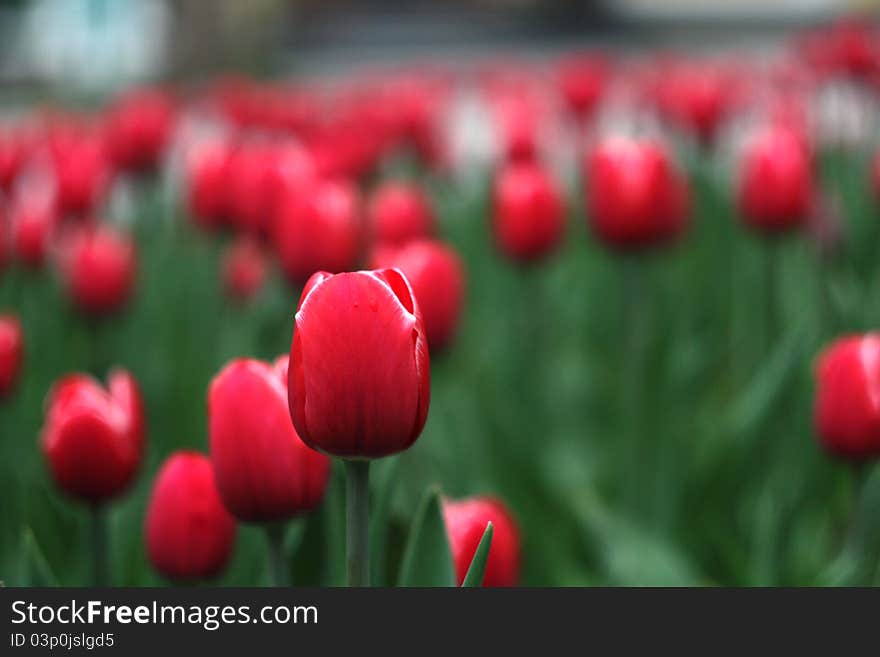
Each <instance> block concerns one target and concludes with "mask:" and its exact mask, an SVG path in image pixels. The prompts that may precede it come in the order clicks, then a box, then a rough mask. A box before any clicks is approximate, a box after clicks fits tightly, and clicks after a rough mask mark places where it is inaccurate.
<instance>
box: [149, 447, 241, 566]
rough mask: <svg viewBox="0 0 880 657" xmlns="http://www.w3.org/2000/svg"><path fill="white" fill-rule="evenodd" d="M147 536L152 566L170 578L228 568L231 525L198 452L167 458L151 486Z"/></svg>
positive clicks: (232, 534)
mask: <svg viewBox="0 0 880 657" xmlns="http://www.w3.org/2000/svg"><path fill="white" fill-rule="evenodd" d="M145 534H146V540H147V554H148V555H149V558H150V561H151V562H152V563H153V565H154V566H155V567H156V570H158V571H159V572H160V573H162V574H163V575H165V576H166V577H168V578H169V579H172V580H175V581H193V580H203V579H210V578H212V577H214V576H216V575H218V574H219V573H220V572H221V571H222V570H223V569H224V568H225V567H226V564H227V562H228V561H229V557H230V555H231V553H232V548H233V546H234V545H235V520H234V519H233V518H232V516H231V515H229V512H228V511H227V510H226V507H224V506H223V503H222V502H221V500H220V495H219V494H218V493H217V484H216V482H215V480H214V468H213V466H212V465H211V461H210V459H208V457H206V456H204V455H202V454H199V453H197V452H175V453H174V454H172V455H171V456H170V457H168V459H167V460H166V461H165V463H164V464H163V465H162V467H161V468H160V469H159V473H158V474H157V475H156V481H155V482H154V484H153V492H152V494H151V495H150V501H149V505H148V506H147V518H146V523H145Z"/></svg>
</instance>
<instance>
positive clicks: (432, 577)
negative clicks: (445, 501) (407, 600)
mask: <svg viewBox="0 0 880 657" xmlns="http://www.w3.org/2000/svg"><path fill="white" fill-rule="evenodd" d="M398 585H399V586H455V569H454V568H453V565H452V552H451V550H450V549H449V539H448V537H447V535H446V524H445V523H444V522H443V512H442V510H441V507H440V490H439V488H438V487H437V486H432V487H430V488H429V489H428V491H427V492H426V493H425V495H424V497H423V498H422V501H421V503H420V504H419V509H418V511H417V512H416V517H415V519H414V520H413V524H412V528H411V529H410V532H409V540H408V542H407V544H406V550H405V551H404V553H403V562H402V564H401V568H400V577H399V578H398Z"/></svg>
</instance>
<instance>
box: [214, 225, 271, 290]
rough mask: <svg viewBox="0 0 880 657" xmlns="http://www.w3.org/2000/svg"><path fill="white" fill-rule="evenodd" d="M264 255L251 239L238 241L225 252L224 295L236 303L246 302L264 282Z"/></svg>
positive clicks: (265, 264) (256, 243)
mask: <svg viewBox="0 0 880 657" xmlns="http://www.w3.org/2000/svg"><path fill="white" fill-rule="evenodd" d="M266 269H267V263H266V255H265V254H264V253H263V249H262V247H260V245H259V243H258V242H256V241H255V240H253V239H247V238H245V239H240V240H238V241H236V242H235V243H234V244H233V245H232V246H231V247H230V249H229V250H228V251H227V252H226V257H225V258H224V260H223V278H224V283H225V286H226V293H227V294H228V295H229V296H230V297H231V298H233V299H235V300H237V301H247V300H248V299H250V298H251V297H253V296H254V295H255V294H256V293H257V292H259V291H260V288H262V287H263V284H264V283H265V282H266Z"/></svg>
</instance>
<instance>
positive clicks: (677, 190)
mask: <svg viewBox="0 0 880 657" xmlns="http://www.w3.org/2000/svg"><path fill="white" fill-rule="evenodd" d="M585 169H586V170H585V174H586V176H585V178H586V179H585V181H584V185H585V187H586V189H587V199H586V202H587V209H588V214H589V220H590V223H591V225H592V229H593V233H594V234H595V235H596V237H597V238H598V239H600V240H601V241H603V242H605V243H606V244H607V245H609V246H612V247H615V248H620V249H632V248H642V247H646V246H652V245H656V244H660V243H663V242H667V241H669V240H672V239H675V238H676V237H678V236H679V235H680V234H681V233H682V232H684V230H685V229H686V228H687V224H688V206H689V200H688V188H687V185H686V182H685V180H684V178H683V177H682V176H681V175H679V173H678V172H677V171H676V170H675V167H674V165H673V163H672V161H671V159H670V157H669V155H668V153H667V151H666V149H665V148H664V147H663V146H662V145H661V144H659V143H657V142H654V141H651V140H647V139H634V138H625V137H612V138H605V139H603V140H601V141H600V142H599V143H598V144H597V145H596V147H595V148H594V149H593V150H592V151H591V152H590V153H589V155H588V156H587V160H586V168H585Z"/></svg>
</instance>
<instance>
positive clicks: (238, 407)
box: [208, 357, 330, 522]
mask: <svg viewBox="0 0 880 657" xmlns="http://www.w3.org/2000/svg"><path fill="white" fill-rule="evenodd" d="M286 360H287V358H286V357H282V358H281V359H279V362H278V363H276V364H275V365H270V364H268V363H264V362H262V361H258V360H252V359H245V358H242V359H238V360H234V361H232V362H231V363H229V364H228V365H227V366H226V367H224V368H223V370H222V371H221V372H220V373H219V374H218V375H217V376H215V377H214V379H213V381H211V385H210V388H209V390H208V433H209V437H210V443H211V460H212V461H213V463H214V471H215V473H216V475H217V487H218V488H219V490H220V496H221V497H222V498H223V502H224V504H225V505H226V508H228V509H229V510H230V512H231V513H232V514H233V515H234V516H235V517H237V518H238V519H239V520H242V521H244V522H272V521H276V520H284V519H287V518H292V517H295V516H298V515H302V514H304V513H307V512H308V511H311V510H312V509H313V508H314V507H315V506H317V505H318V504H319V503H320V501H321V499H322V498H323V496H324V490H325V489H326V487H327V480H328V477H329V475H330V459H328V458H327V457H326V456H325V455H323V454H319V453H318V452H316V451H314V450H312V449H309V448H308V447H306V445H305V444H303V441H302V440H300V437H299V436H298V435H297V432H296V430H295V429H294V427H293V424H292V423H291V421H290V414H289V412H288V409H287V385H286V377H285V376H284V375H285V371H284V368H285V364H284V361H286Z"/></svg>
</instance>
